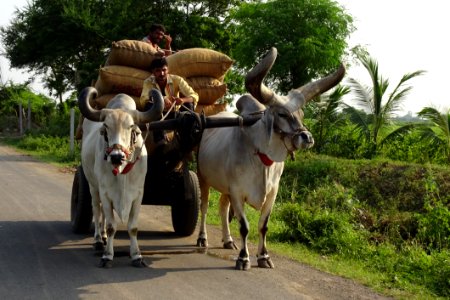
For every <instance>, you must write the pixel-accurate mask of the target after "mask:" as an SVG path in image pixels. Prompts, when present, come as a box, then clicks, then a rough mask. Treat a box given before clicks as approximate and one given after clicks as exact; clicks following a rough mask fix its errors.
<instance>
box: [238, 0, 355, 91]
mask: <svg viewBox="0 0 450 300" xmlns="http://www.w3.org/2000/svg"><path fill="white" fill-rule="evenodd" d="M231 18H232V19H233V20H234V21H235V26H234V27H233V28H234V31H235V34H236V35H237V36H238V40H237V41H236V45H235V47H234V48H233V52H232V55H233V57H235V58H236V59H237V61H238V63H239V65H240V66H241V67H243V68H251V67H252V66H253V65H254V61H255V54H256V55H257V56H256V57H258V56H262V55H264V53H266V52H267V50H268V49H270V47H272V46H274V47H276V48H277V49H278V53H279V57H278V58H277V62H276V63H275V65H274V66H273V68H272V71H271V73H270V74H269V78H272V79H274V81H275V82H276V83H277V84H278V89H279V90H280V91H282V92H287V91H289V90H291V89H292V88H298V87H300V86H301V85H303V84H305V83H307V82H309V81H311V79H314V78H317V77H320V76H321V75H324V74H326V73H329V72H331V71H334V69H335V68H336V67H337V66H338V65H339V63H340V61H341V59H342V57H343V56H344V54H345V49H346V48H347V43H346V38H347V37H348V35H349V34H350V33H351V32H352V31H353V26H352V21H353V20H352V17H351V16H350V15H348V14H346V13H345V11H344V9H343V8H342V7H340V6H339V5H338V4H337V3H336V2H334V1H331V0H273V1H267V2H255V3H243V4H242V5H241V6H240V7H238V8H236V9H235V10H233V12H232V14H231Z"/></svg>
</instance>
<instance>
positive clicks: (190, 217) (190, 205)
mask: <svg viewBox="0 0 450 300" xmlns="http://www.w3.org/2000/svg"><path fill="white" fill-rule="evenodd" d="M260 118H261V115H254V116H246V117H245V118H241V117H238V118H234V119H230V118H219V117H206V116H205V115H204V114H203V113H200V114H199V113H196V112H186V111H185V112H179V113H178V114H177V115H176V116H175V118H174V119H170V120H163V121H153V122H151V123H149V124H147V125H145V124H142V125H141V129H142V131H143V134H144V135H145V134H146V132H150V131H152V130H161V129H163V130H173V132H174V139H173V140H172V142H171V143H169V144H168V145H167V146H164V147H165V149H164V150H161V151H157V150H155V151H150V152H149V155H148V160H147V164H148V172H147V175H146V178H145V186H144V196H143V199H142V204H143V205H168V206H171V217H172V225H173V229H174V231H175V233H176V234H177V235H180V236H189V235H191V234H192V233H193V232H194V230H195V227H196V225H197V219H198V214H199V203H200V187H199V181H198V178H197V174H196V173H195V172H194V171H192V170H191V169H194V168H193V167H192V164H194V163H195V161H194V160H192V159H190V158H191V157H192V153H193V150H194V149H195V148H196V147H197V146H198V144H199V143H200V139H201V136H202V133H203V129H205V128H213V127H228V126H248V125H251V124H253V123H255V122H256V121H257V120H258V119H260ZM146 145H147V146H148V143H146ZM147 148H148V147H147ZM218 159H219V157H218ZM190 166H191V167H190ZM70 216H71V218H70V220H71V227H72V231H73V232H75V233H88V232H89V231H90V230H91V228H92V218H93V215H92V204H91V195H90V191H89V184H88V182H87V180H86V177H85V175H84V172H83V167H82V166H81V165H80V166H79V167H78V168H77V171H76V173H75V176H74V179H73V185H72V195H71V213H70Z"/></svg>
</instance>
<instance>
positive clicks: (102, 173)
mask: <svg viewBox="0 0 450 300" xmlns="http://www.w3.org/2000/svg"><path fill="white" fill-rule="evenodd" d="M96 96H97V91H96V90H95V89H94V88H92V87H88V88H85V89H84V90H83V91H82V92H81V94H80V97H79V99H78V101H79V107H80V111H81V113H82V114H83V115H84V117H85V118H86V119H87V120H85V121H84V122H83V140H82V149H81V163H82V166H83V170H84V173H85V175H86V178H87V181H88V183H89V189H90V192H91V196H92V210H93V215H94V224H95V233H94V240H95V244H94V245H95V247H96V249H97V250H103V249H104V252H103V256H102V259H101V262H100V266H101V267H108V268H109V267H111V266H112V260H113V257H114V248H113V241H114V236H115V234H116V228H117V224H116V221H115V219H114V211H115V212H116V213H117V215H118V216H119V218H120V219H121V221H122V222H124V221H126V220H128V224H127V225H128V234H129V236H130V256H131V259H132V264H133V265H134V266H136V267H141V266H146V264H145V262H144V260H143V258H142V255H141V252H140V250H139V245H138V242H137V231H138V227H137V221H138V214H139V210H140V206H141V201H142V197H143V194H144V182H145V175H146V173H147V150H146V148H145V144H144V139H143V137H142V134H141V130H140V129H139V127H138V123H141V124H143V123H149V122H151V121H154V120H157V119H160V118H161V112H162V110H163V99H162V96H161V94H160V93H159V92H157V91H156V90H153V91H152V92H151V96H153V99H154V102H155V104H154V105H153V106H152V108H151V109H149V110H148V111H146V112H140V111H137V110H136V104H135V102H134V100H133V98H131V97H129V96H128V95H125V94H118V95H116V96H115V97H114V98H113V99H111V100H110V101H109V103H108V105H107V106H106V108H105V109H102V110H96V109H93V108H92V107H91V105H90V104H89V102H90V100H92V99H93V98H95V97H96ZM104 241H106V248H104V244H103V243H104Z"/></svg>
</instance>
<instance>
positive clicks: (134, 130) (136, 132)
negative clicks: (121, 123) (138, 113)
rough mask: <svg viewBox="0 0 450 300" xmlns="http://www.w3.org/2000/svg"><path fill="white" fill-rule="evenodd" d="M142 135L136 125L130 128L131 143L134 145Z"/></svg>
mask: <svg viewBox="0 0 450 300" xmlns="http://www.w3.org/2000/svg"><path fill="white" fill-rule="evenodd" d="M141 133H142V131H141V129H140V128H139V126H138V125H136V124H134V125H133V127H132V128H131V143H132V144H136V142H137V137H138V136H139V135H140V134H141Z"/></svg>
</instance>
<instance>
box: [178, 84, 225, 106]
mask: <svg viewBox="0 0 450 300" xmlns="http://www.w3.org/2000/svg"><path fill="white" fill-rule="evenodd" d="M186 81H187V82H188V83H189V85H190V86H191V87H192V88H193V89H194V90H195V91H196V92H197V94H198V98H199V100H198V103H199V104H203V105H209V104H213V103H214V102H216V101H217V100H219V99H220V98H222V97H223V96H224V95H225V93H226V92H227V85H226V84H225V83H221V82H220V81H219V80H217V79H215V78H213V77H189V78H186Z"/></svg>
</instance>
